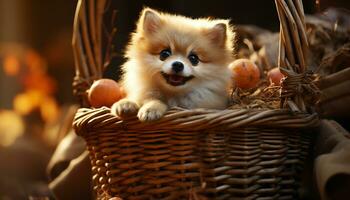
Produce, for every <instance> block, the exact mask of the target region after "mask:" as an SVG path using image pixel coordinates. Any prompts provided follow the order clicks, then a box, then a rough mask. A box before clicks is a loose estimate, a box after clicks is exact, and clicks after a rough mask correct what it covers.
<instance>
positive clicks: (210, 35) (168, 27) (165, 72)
mask: <svg viewBox="0 0 350 200" xmlns="http://www.w3.org/2000/svg"><path fill="white" fill-rule="evenodd" d="M233 36H234V34H233V31H232V27H231V26H230V25H229V23H228V21H227V20H210V19H191V18H186V17H183V16H176V15H169V14H164V13H160V12H157V11H155V10H152V9H149V8H146V9H144V10H143V11H142V13H141V17H140V19H139V21H138V23H137V30H136V32H135V33H134V34H133V36H132V41H131V43H130V45H129V46H128V49H127V54H126V56H127V57H128V58H129V59H136V60H137V61H138V62H139V63H140V66H139V67H142V68H143V69H142V70H144V73H145V76H149V77H151V79H150V80H152V81H153V82H154V83H155V84H157V85H159V86H161V87H162V88H164V89H166V90H169V91H170V92H176V91H183V90H184V89H190V88H193V87H195V86H197V85H198V84H203V82H208V81H209V82H210V81H214V80H220V79H224V80H227V79H228V78H229V76H230V75H229V72H228V70H227V66H228V64H229V62H230V61H231V59H232V51H233Z"/></svg>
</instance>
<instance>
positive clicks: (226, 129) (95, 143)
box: [73, 0, 318, 199]
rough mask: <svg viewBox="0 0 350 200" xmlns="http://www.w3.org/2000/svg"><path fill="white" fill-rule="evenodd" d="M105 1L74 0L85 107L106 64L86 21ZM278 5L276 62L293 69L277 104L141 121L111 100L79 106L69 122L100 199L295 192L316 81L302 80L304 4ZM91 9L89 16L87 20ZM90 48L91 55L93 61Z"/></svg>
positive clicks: (280, 0)
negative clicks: (114, 110) (124, 115)
mask: <svg viewBox="0 0 350 200" xmlns="http://www.w3.org/2000/svg"><path fill="white" fill-rule="evenodd" d="M105 3H106V1H96V2H95V1H93V0H86V1H84V0H80V1H79V3H78V8H77V15H76V22H75V29H74V34H73V35H75V37H73V47H74V49H75V56H76V57H75V58H76V61H77V62H76V68H77V74H76V78H75V82H74V83H75V84H74V85H75V89H76V90H75V91H76V94H77V96H79V97H80V98H81V99H82V102H83V104H84V105H86V104H87V102H86V97H85V96H84V91H85V90H86V89H87V88H86V87H87V86H88V85H89V84H91V82H92V80H94V79H96V78H99V77H101V76H102V72H103V66H104V65H102V64H101V63H103V62H102V60H101V58H102V57H103V56H102V50H101V48H100V47H101V46H103V44H101V43H98V42H99V41H100V42H101V41H102V40H101V39H100V40H97V39H96V38H98V31H93V32H88V31H87V30H86V29H84V28H83V27H84V24H85V25H86V24H87V23H91V24H94V23H96V24H94V26H93V27H95V28H96V29H98V27H100V26H99V24H101V22H100V23H97V22H98V21H100V19H101V18H102V17H101V16H99V15H96V13H101V15H102V14H103V12H101V10H103V9H102V8H104V6H105ZM276 7H277V10H278V14H279V18H280V21H281V34H280V36H281V39H280V54H279V55H280V56H279V65H280V66H279V67H280V69H281V71H282V72H283V73H284V74H285V75H286V76H287V78H286V80H285V81H284V83H283V85H282V87H283V89H282V92H281V109H226V110H209V109H193V110H186V109H181V108H173V109H171V110H170V111H168V112H167V114H166V115H165V116H164V117H163V118H162V119H160V120H159V121H156V122H151V123H140V122H139V120H138V119H137V118H136V117H131V118H128V119H124V120H121V119H120V118H118V117H116V116H114V115H112V114H111V112H110V109H109V108H106V107H102V108H97V109H95V108H81V109H79V111H78V112H77V114H76V116H75V119H74V124H73V125H74V128H75V130H76V132H77V134H78V135H80V136H82V137H83V138H84V139H85V140H86V142H87V149H88V150H89V153H90V159H91V163H92V172H93V177H92V178H93V184H94V190H95V191H96V193H97V195H98V197H99V198H100V199H108V198H109V197H121V198H123V199H296V198H297V197H298V194H297V188H298V187H299V184H300V183H299V180H298V176H297V175H298V173H299V172H300V171H301V170H302V166H303V161H304V160H305V159H306V157H307V152H308V149H309V142H310V134H309V132H307V130H310V128H311V127H315V126H316V125H317V123H318V117H317V115H316V114H310V113H307V112H306V111H307V110H308V103H309V102H306V101H304V99H303V98H302V97H303V95H305V94H309V95H311V96H312V95H315V93H316V92H315V91H316V90H317V88H315V87H314V85H313V84H312V82H311V81H312V80H311V78H310V80H309V79H305V78H304V77H310V76H309V73H308V72H307V71H306V64H305V60H304V58H305V57H306V55H307V40H306V38H305V37H304V36H305V34H304V33H305V29H304V26H305V24H304V20H303V17H304V14H303V10H302V3H301V1H299V0H296V1H291V0H286V1H284V0H276ZM86 15H88V16H90V17H89V19H90V20H89V21H88V20H86V18H84V17H82V16H86ZM93 16H99V17H96V19H95V18H94V17H93ZM92 19H93V20H92ZM91 21H92V22H91ZM91 24H90V26H89V27H92V25H91ZM85 37H88V38H89V39H85V40H84V38H85ZM79 38H80V39H79ZM94 38H95V39H94ZM94 40H95V41H96V42H95V43H94V42H93V41H94ZM83 41H85V42H83ZM293 49H295V50H293ZM88 52H90V53H88ZM89 54H91V56H93V58H90V59H88V58H89ZM96 54H98V56H97V55H96ZM84 56H86V57H87V58H85V57H84ZM84 58H85V59H84ZM94 59H95V60H94ZM82 61H84V62H82ZM89 63H90V64H89ZM91 63H93V65H92V64H91ZM99 63H100V64H99ZM101 65H102V66H101ZM85 68H88V69H85Z"/></svg>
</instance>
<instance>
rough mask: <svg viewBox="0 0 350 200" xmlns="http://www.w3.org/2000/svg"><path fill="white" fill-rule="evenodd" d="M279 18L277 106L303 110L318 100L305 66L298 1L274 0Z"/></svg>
mask: <svg viewBox="0 0 350 200" xmlns="http://www.w3.org/2000/svg"><path fill="white" fill-rule="evenodd" d="M275 4H276V8H277V13H278V18H279V20H280V39H279V55H278V67H279V69H280V71H281V72H282V73H283V74H284V75H285V78H284V79H283V80H282V84H281V86H282V89H281V95H280V97H281V108H285V107H289V108H290V109H291V110H292V111H296V112H306V111H307V108H308V107H310V106H312V105H314V104H315V102H316V101H317V100H318V96H319V93H320V92H319V89H318V88H317V86H316V85H315V83H314V75H313V73H312V72H311V71H309V70H308V69H307V62H306V58H307V56H308V51H309V44H308V39H307V36H306V31H305V30H306V26H305V17H304V8H303V3H302V1H301V0H275Z"/></svg>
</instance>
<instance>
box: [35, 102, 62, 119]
mask: <svg viewBox="0 0 350 200" xmlns="http://www.w3.org/2000/svg"><path fill="white" fill-rule="evenodd" d="M59 113H60V112H59V108H58V105H57V103H56V100H55V99H54V98H52V97H50V96H46V97H45V98H43V99H42V101H41V102H40V114H41V117H42V118H43V119H44V121H45V122H48V123H50V122H54V121H55V120H57V117H58V116H59Z"/></svg>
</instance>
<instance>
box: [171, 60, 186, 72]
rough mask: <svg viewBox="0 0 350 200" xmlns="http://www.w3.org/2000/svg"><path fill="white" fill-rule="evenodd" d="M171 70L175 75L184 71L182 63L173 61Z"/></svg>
mask: <svg viewBox="0 0 350 200" xmlns="http://www.w3.org/2000/svg"><path fill="white" fill-rule="evenodd" d="M172 69H173V71H174V72H175V73H179V72H181V71H182V70H184V64H182V62H179V61H175V62H173V64H172Z"/></svg>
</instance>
